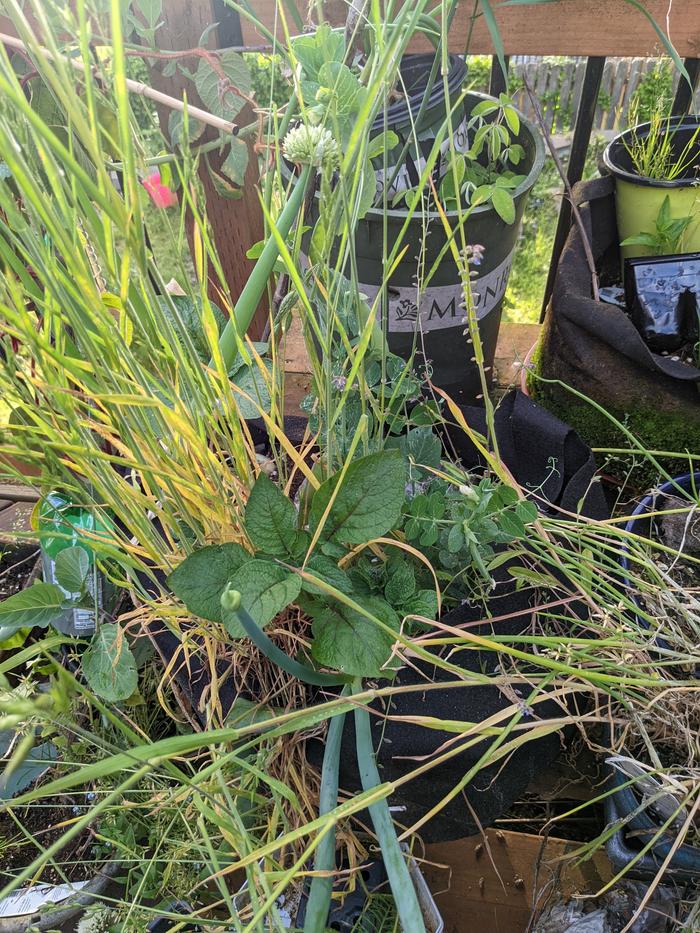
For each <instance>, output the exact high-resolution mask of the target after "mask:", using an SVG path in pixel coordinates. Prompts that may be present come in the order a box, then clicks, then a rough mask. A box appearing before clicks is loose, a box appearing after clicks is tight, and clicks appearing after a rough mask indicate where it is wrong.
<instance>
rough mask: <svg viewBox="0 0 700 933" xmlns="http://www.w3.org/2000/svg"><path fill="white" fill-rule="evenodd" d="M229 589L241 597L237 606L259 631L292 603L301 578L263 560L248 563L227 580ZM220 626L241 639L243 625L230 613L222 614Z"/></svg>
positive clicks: (296, 594)
mask: <svg viewBox="0 0 700 933" xmlns="http://www.w3.org/2000/svg"><path fill="white" fill-rule="evenodd" d="M229 582H230V584H231V589H234V590H238V592H239V593H240V594H241V603H242V605H243V607H244V608H245V609H247V610H248V613H249V614H250V615H251V616H252V618H253V619H254V621H255V622H256V623H257V625H259V626H260V628H264V627H265V626H266V625H267V624H268V623H269V622H271V621H272V620H273V619H274V617H275V616H276V615H278V614H279V613H280V612H282V610H283V609H285V608H286V607H287V606H288V605H289V604H290V603H293V602H294V600H295V599H296V598H297V596H298V595H299V593H300V592H301V577H300V576H299V575H298V574H296V573H292V572H291V571H289V570H286V569H285V568H284V567H281V566H280V565H279V564H273V563H272V562H271V561H267V560H249V561H247V563H245V564H243V566H242V567H240V568H239V569H238V570H237V571H236V572H235V573H234V574H233V576H232V577H231V579H230V581H229ZM223 623H224V626H225V627H226V631H227V632H228V633H229V635H231V637H232V638H245V631H244V630H243V626H242V625H241V624H240V622H239V621H238V616H237V615H236V614H235V613H233V612H224V613H223Z"/></svg>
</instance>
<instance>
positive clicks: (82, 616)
mask: <svg viewBox="0 0 700 933" xmlns="http://www.w3.org/2000/svg"><path fill="white" fill-rule="evenodd" d="M35 525H36V530H37V532H38V536H39V544H40V547H41V559H42V564H43V568H44V580H45V581H46V582H47V583H54V584H56V585H57V586H59V585H60V584H59V583H58V581H57V579H56V570H55V568H56V558H57V557H58V555H59V554H60V553H61V551H62V550H64V549H65V548H70V547H81V548H82V549H83V550H84V551H85V553H86V554H87V555H88V559H89V569H88V573H87V577H86V580H85V590H86V598H85V599H84V600H83V603H84V605H82V606H75V607H72V608H68V609H66V611H65V613H64V615H63V617H62V618H61V619H60V620H59V621H58V622H55V623H54V625H55V627H56V628H57V629H58V630H59V631H61V632H63V633H64V634H65V635H73V636H75V637H79V638H85V637H89V636H90V635H92V634H93V632H94V631H95V629H96V628H97V621H98V618H99V617H100V616H101V615H102V613H103V612H104V611H105V610H106V609H107V605H106V603H107V597H108V594H109V587H108V584H107V581H106V579H105V577H104V574H103V573H102V572H101V571H100V569H99V567H98V566H97V562H96V560H95V552H94V550H93V548H92V547H91V541H90V538H91V536H92V535H94V534H99V533H100V532H107V531H108V528H107V526H106V525H105V524H104V523H102V522H101V521H100V520H99V519H98V518H97V517H96V515H95V513H94V512H93V511H92V510H91V509H87V508H85V507H83V506H79V505H76V504H75V503H74V502H71V500H70V499H69V498H67V497H66V496H65V495H63V494H62V493H58V492H50V493H49V494H48V495H46V496H44V497H43V498H42V499H41V500H40V502H39V503H38V505H37V509H36V512H35ZM61 589H63V587H61ZM63 591H64V593H65V594H66V598H67V599H77V597H78V596H79V594H78V593H69V592H68V591H67V590H65V589H63ZM88 604H89V605H88Z"/></svg>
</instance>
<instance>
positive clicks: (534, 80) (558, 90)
mask: <svg viewBox="0 0 700 933" xmlns="http://www.w3.org/2000/svg"><path fill="white" fill-rule="evenodd" d="M657 62H658V59H656V58H609V59H608V60H607V61H606V63H605V67H604V70H603V79H602V82H601V88H600V95H599V98H598V108H597V111H596V115H595V123H594V127H595V129H598V130H618V129H620V130H621V129H625V128H626V127H627V113H628V110H629V106H630V102H631V100H632V96H633V94H634V92H635V90H636V89H637V87H638V86H639V83H640V81H641V80H642V78H643V77H644V76H645V75H646V74H648V73H649V72H650V71H651V70H652V69H653V68H654V65H655V64H657ZM585 67H586V59H585V58H570V59H567V60H563V61H562V60H559V59H554V60H552V59H547V58H533V57H524V56H517V57H514V58H513V59H512V60H511V63H510V74H511V76H512V77H515V78H521V79H525V80H526V81H527V83H528V85H529V86H530V88H532V91H533V93H534V94H535V96H536V97H537V99H538V100H539V103H540V109H541V111H542V113H543V116H544V121H545V124H546V126H547V130H548V131H549V132H550V133H565V132H567V131H568V130H570V129H571V128H572V125H573V118H574V115H575V114H576V112H577V109H578V104H579V100H580V97H581V87H582V85H583V73H584V69H585ZM677 84H678V75H676V77H675V79H674V89H675V87H676V86H677ZM514 97H515V103H516V106H517V107H518V108H519V109H520V110H521V111H522V112H523V113H524V114H525V115H526V116H528V117H529V118H530V119H533V118H534V108H533V106H532V103H531V101H530V97H529V95H528V93H527V90H526V89H525V88H521V89H519V90H517V92H516V93H515V95H514ZM699 108H700V90H698V93H697V94H696V96H695V101H694V108H693V109H694V110H695V112H697V111H698V109H699Z"/></svg>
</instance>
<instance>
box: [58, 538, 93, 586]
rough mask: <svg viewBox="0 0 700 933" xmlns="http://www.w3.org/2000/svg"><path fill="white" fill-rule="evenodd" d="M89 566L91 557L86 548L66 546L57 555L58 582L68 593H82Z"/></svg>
mask: <svg viewBox="0 0 700 933" xmlns="http://www.w3.org/2000/svg"><path fill="white" fill-rule="evenodd" d="M89 568H90V557H89V555H88V552H87V551H86V550H85V548H82V547H67V548H64V549H63V550H62V551H59V553H58V555H57V556H56V564H55V567H54V572H55V574H56V582H57V583H58V585H59V586H62V587H63V589H64V590H66V592H68V593H75V594H79V593H82V591H83V587H84V586H85V578H86V577H87V573H88V570H89Z"/></svg>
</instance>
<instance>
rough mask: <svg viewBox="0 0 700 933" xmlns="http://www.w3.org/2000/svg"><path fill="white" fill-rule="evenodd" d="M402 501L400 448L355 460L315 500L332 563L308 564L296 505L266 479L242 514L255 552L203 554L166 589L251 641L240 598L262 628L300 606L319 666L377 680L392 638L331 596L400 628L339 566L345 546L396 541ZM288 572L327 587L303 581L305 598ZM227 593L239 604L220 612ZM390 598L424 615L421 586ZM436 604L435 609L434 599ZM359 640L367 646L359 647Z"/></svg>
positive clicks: (395, 589)
mask: <svg viewBox="0 0 700 933" xmlns="http://www.w3.org/2000/svg"><path fill="white" fill-rule="evenodd" d="M405 496H406V465H405V461H404V458H403V457H402V455H401V453H400V452H399V451H398V450H387V451H383V452H381V453H377V454H370V455H369V456H366V457H361V458H359V459H357V460H354V461H353V462H351V463H350V464H349V466H348V468H347V470H346V471H345V473H344V475H343V476H342V481H341V480H340V474H336V475H335V476H333V477H331V478H329V479H328V480H326V482H325V483H323V484H321V486H320V487H319V489H318V490H317V491H316V492H315V494H314V496H313V499H312V503H311V512H310V519H309V528H310V530H311V531H318V529H319V528H320V525H321V521H322V520H323V528H322V531H321V536H320V540H321V546H322V547H323V549H324V550H328V552H329V555H324V554H322V553H316V554H313V555H311V556H310V557H309V559H307V560H305V556H306V554H305V552H306V550H307V548H308V546H309V544H310V541H311V538H310V536H309V534H308V533H307V532H306V530H305V529H303V528H300V527H299V525H298V522H299V519H298V515H297V512H296V509H295V508H294V505H293V504H292V502H291V501H290V500H289V499H287V498H286V496H284V495H283V493H282V492H281V490H280V489H279V488H278V487H276V486H275V485H274V483H272V481H271V480H270V479H269V478H268V477H267V476H265V475H264V474H261V475H260V477H259V478H258V479H257V481H256V483H255V485H254V487H253V489H252V490H251V493H250V496H249V499H248V505H247V507H246V513H245V528H246V532H247V534H248V537H249V539H250V542H251V544H252V546H253V547H254V548H255V553H254V554H248V553H247V552H245V551H243V550H242V549H241V548H239V547H238V546H237V545H220V546H219V547H208V548H202V549H201V550H199V551H195V552H194V553H193V554H192V555H190V557H188V558H186V559H185V560H184V561H183V562H182V563H181V564H180V566H179V567H177V569H176V570H175V571H174V572H173V573H172V574H171V575H170V577H169V578H168V582H169V585H170V586H171V587H172V590H173V592H174V593H175V595H176V596H178V597H179V598H180V599H182V600H183V602H184V603H185V605H186V606H187V608H188V609H189V611H191V612H193V613H194V614H196V615H198V616H200V617H203V618H208V619H210V620H212V621H222V622H223V624H224V627H225V628H226V630H227V631H228V633H229V635H230V636H231V637H233V638H241V637H243V636H244V634H245V633H244V631H243V630H242V628H241V625H240V622H239V620H238V617H237V609H238V604H239V602H240V600H242V604H243V607H244V608H245V609H246V610H247V612H248V613H249V615H250V616H251V617H252V619H253V621H254V622H255V623H256V624H257V625H258V626H259V627H260V628H264V627H265V626H266V625H267V624H269V622H271V621H272V619H274V618H275V616H277V615H278V614H279V613H280V612H282V611H283V610H284V609H285V608H286V607H287V606H289V605H290V604H292V603H294V602H295V601H297V600H299V601H300V603H301V604H303V606H304V608H305V609H306V610H307V611H308V612H309V613H310V615H311V617H312V619H313V621H314V625H313V632H314V641H313V644H312V649H311V651H312V656H313V658H314V659H315V660H316V661H318V662H319V663H322V664H324V665H325V666H329V667H332V668H335V669H337V670H340V671H342V672H344V673H347V674H353V675H358V676H360V675H364V676H370V675H372V676H378V674H379V670H380V668H381V667H382V665H383V664H384V663H385V662H386V661H387V659H388V657H389V653H390V650H391V645H392V641H393V638H392V636H391V635H390V634H389V633H387V631H385V630H384V629H382V627H381V626H379V625H377V622H376V621H373V620H372V619H371V618H367V616H365V615H363V614H362V613H360V612H358V611H357V610H355V609H352V608H349V607H347V606H345V605H343V604H342V602H339V603H338V602H335V601H334V597H333V596H332V595H331V593H328V592H327V588H329V587H330V588H332V591H334V590H337V591H338V593H340V594H345V595H348V596H349V597H351V598H360V597H361V598H362V603H361V604H362V606H363V607H364V608H365V609H366V610H367V611H369V612H370V613H371V614H372V615H374V616H375V618H376V619H379V620H380V621H381V622H383V623H384V625H386V626H389V627H390V628H391V630H392V631H394V630H396V631H397V630H398V616H397V614H396V611H395V610H394V609H393V608H392V606H391V605H390V604H389V602H388V601H387V599H385V598H381V599H380V598H378V597H376V596H373V595H371V594H368V593H367V591H366V588H361V590H360V592H359V593H356V592H355V589H354V586H353V584H352V581H351V579H350V577H349V576H347V574H346V573H345V572H344V571H343V570H341V569H340V568H339V567H338V564H337V560H338V558H340V557H343V556H345V555H347V549H348V547H350V546H352V545H354V544H364V543H366V542H368V541H370V540H372V539H373V538H376V537H380V536H382V535H385V534H388V533H390V532H391V531H392V529H393V528H394V527H395V526H396V525H397V524H398V522H399V520H400V518H401V508H402V505H403V502H404V499H405ZM326 510H328V514H327V515H326V516H325V519H324V518H323V516H324V513H326ZM330 555H332V556H330ZM282 561H283V562H284V566H283V564H282ZM290 566H291V567H292V568H293V567H296V568H297V569H301V567H302V566H304V568H305V570H306V572H307V573H310V574H312V575H313V576H314V578H315V579H316V580H318V581H320V582H319V583H314V582H310V581H304V584H303V586H304V592H303V594H302V577H301V576H300V574H299V573H295V572H293V570H292V569H290ZM321 584H323V585H321ZM229 590H232V591H235V593H236V602H235V604H232V605H230V606H229V604H228V600H226V599H225V600H224V603H225V605H226V608H225V609H224V610H223V611H222V609H221V599H222V594H225V593H228V592H229ZM238 594H240V597H239V596H238ZM392 595H393V597H394V598H395V599H394V605H395V606H397V607H399V606H403V605H407V604H409V603H410V604H411V605H413V604H414V603H416V600H417V599H419V600H420V604H421V606H422V607H423V608H426V607H429V605H430V602H429V599H426V597H425V594H418V593H417V592H416V587H415V582H414V585H413V586H410V585H409V584H408V583H407V582H404V585H403V587H401V586H399V581H398V579H396V580H393V582H392V584H391V586H390V588H389V596H392ZM433 596H434V594H433ZM434 605H435V607H437V602H436V601H435V602H434ZM360 633H361V635H362V638H361V639H358V637H357V636H358V634H360ZM358 642H361V643H358ZM343 652H345V654H344V653H343Z"/></svg>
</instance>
